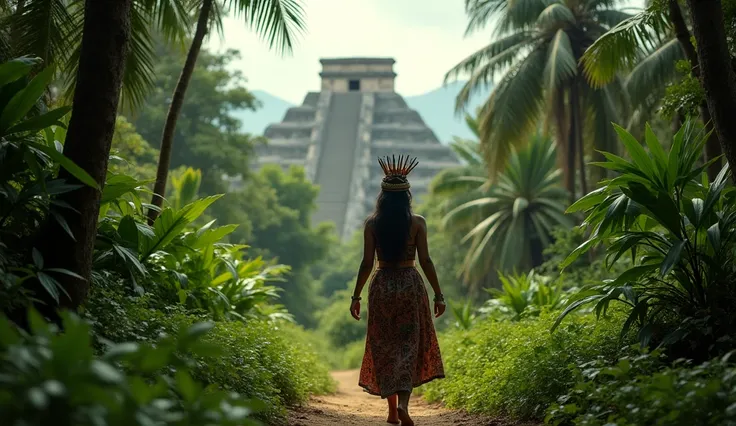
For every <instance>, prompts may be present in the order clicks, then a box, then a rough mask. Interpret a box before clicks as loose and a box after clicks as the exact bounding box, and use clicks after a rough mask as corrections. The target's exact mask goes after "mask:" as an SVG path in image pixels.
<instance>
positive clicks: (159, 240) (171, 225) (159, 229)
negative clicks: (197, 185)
mask: <svg viewBox="0 0 736 426" xmlns="http://www.w3.org/2000/svg"><path fill="white" fill-rule="evenodd" d="M220 197H221V195H214V196H210V197H206V198H202V199H199V200H196V201H194V202H193V203H191V204H187V205H186V206H184V207H183V208H182V209H181V210H178V211H174V210H172V209H170V208H169V209H164V211H162V212H161V214H160V215H159V217H158V218H157V219H156V221H155V222H154V224H153V229H154V234H155V235H154V237H153V238H148V239H146V240H144V241H143V244H142V246H143V249H142V250H141V255H142V257H141V259H147V258H148V257H149V256H150V255H151V254H153V253H154V252H155V251H157V250H160V249H162V248H164V247H166V246H167V245H168V244H169V243H170V242H171V241H173V240H174V238H176V237H177V236H178V235H179V234H181V232H182V231H184V229H185V228H186V227H187V225H189V224H190V223H192V222H193V221H195V220H196V219H197V218H198V217H199V216H201V215H202V213H204V211H205V210H206V209H207V207H209V206H210V205H211V204H212V203H214V202H215V201H217V200H218V199H219V198H220Z"/></svg>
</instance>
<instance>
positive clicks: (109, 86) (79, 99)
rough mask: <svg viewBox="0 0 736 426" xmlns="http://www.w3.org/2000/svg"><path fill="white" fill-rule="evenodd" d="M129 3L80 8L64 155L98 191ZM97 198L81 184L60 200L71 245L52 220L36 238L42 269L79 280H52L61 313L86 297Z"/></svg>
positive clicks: (104, 0)
mask: <svg viewBox="0 0 736 426" xmlns="http://www.w3.org/2000/svg"><path fill="white" fill-rule="evenodd" d="M131 4H132V0H87V1H86V3H85V12H84V14H85V19H84V27H83V34H82V47H81V51H80V56H79V70H78V72H77V84H76V89H75V91H74V104H73V109H72V115H71V120H70V122H69V128H68V131H67V134H66V142H65V144H64V155H65V156H66V157H68V158H69V159H70V160H71V161H73V162H74V163H75V164H76V165H78V166H79V167H81V168H82V169H84V170H85V171H86V172H87V173H89V175H90V176H92V178H94V180H95V181H96V182H97V184H98V185H99V186H100V188H102V187H103V186H104V185H105V176H106V174H107V162H108V158H109V155H110V146H111V143H112V136H113V133H114V132H115V118H116V116H117V110H118V103H119V100H120V90H121V88H122V81H123V70H124V69H125V60H126V57H127V53H128V41H129V40H130V31H131V30H130V11H131ZM59 177H60V178H62V179H65V180H66V181H67V182H68V183H73V184H77V183H79V182H78V181H77V180H76V178H74V177H73V176H72V175H70V174H69V173H68V172H67V171H66V170H65V169H63V168H62V169H61V171H60V172H59ZM100 196H101V192H100V191H99V190H97V189H94V188H91V187H89V186H86V185H85V186H83V187H82V188H80V189H77V190H75V191H72V192H69V193H66V194H64V195H62V196H61V197H60V200H61V201H64V202H66V203H68V204H69V205H71V206H72V207H74V208H75V209H76V210H77V211H76V212H74V211H71V210H68V209H63V210H60V211H61V212H63V213H62V214H63V215H64V217H65V219H66V221H67V223H68V224H69V228H70V229H71V231H72V234H73V235H74V237H75V240H72V239H71V238H70V237H69V235H68V234H67V233H66V232H65V231H64V229H62V228H61V227H60V226H59V225H58V224H57V222H56V221H53V220H51V221H50V222H49V223H48V224H47V228H46V229H45V232H43V233H42V234H41V235H40V238H41V243H40V246H41V247H40V248H41V252H42V253H43V255H44V261H45V263H46V265H47V266H48V267H56V268H63V269H67V270H69V271H72V272H75V273H77V274H79V275H80V276H82V277H83V278H84V280H79V279H75V278H71V277H68V276H66V275H62V274H57V276H56V278H57V280H59V282H60V283H61V284H62V285H63V286H64V288H65V289H66V291H67V292H68V293H69V296H70V297H69V298H67V297H65V296H64V295H62V296H61V300H60V301H61V303H60V304H61V306H62V307H63V308H69V309H76V308H77V307H79V305H80V304H81V303H82V302H84V300H85V299H86V297H87V292H88V290H89V279H90V274H91V271H92V253H93V250H94V244H95V238H96V236H97V216H98V214H99V212H100Z"/></svg>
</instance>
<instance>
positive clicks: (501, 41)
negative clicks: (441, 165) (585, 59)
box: [445, 0, 630, 195]
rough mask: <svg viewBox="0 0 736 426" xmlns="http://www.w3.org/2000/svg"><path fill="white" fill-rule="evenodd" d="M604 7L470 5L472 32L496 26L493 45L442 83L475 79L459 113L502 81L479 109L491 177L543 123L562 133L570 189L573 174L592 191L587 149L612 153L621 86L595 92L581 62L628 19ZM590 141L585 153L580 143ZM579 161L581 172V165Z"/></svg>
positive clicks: (533, 1)
mask: <svg viewBox="0 0 736 426" xmlns="http://www.w3.org/2000/svg"><path fill="white" fill-rule="evenodd" d="M613 4H614V3H613V2H611V1H601V0H560V1H555V2H546V1H543V0H522V1H511V0H466V11H467V13H468V15H469V17H470V21H469V23H468V28H467V33H471V32H474V31H477V30H478V29H480V28H483V27H484V26H485V25H487V23H488V22H489V21H490V20H491V19H494V18H495V19H496V21H497V24H496V30H495V37H496V39H495V41H494V42H492V43H491V44H489V45H488V46H486V47H484V48H482V49H480V50H479V51H477V52H475V53H473V54H472V55H470V56H469V57H468V58H466V59H465V60H463V61H462V62H460V63H459V64H457V65H456V66H455V67H454V68H453V69H451V70H450V71H449V72H448V73H447V75H446V76H445V80H446V81H447V80H450V79H453V78H457V77H459V76H461V75H465V74H470V78H469V80H468V82H467V83H466V84H465V86H464V87H463V89H462V91H461V92H460V94H459V95H458V97H457V104H456V107H457V109H458V110H462V109H463V108H464V107H465V106H466V104H467V103H468V99H469V97H470V96H471V95H472V94H473V93H475V92H477V91H479V90H482V89H483V88H485V87H486V86H487V85H488V84H489V83H490V82H491V81H493V79H494V77H495V76H496V74H498V73H502V75H501V78H500V81H499V82H498V83H497V84H496V85H495V87H494V89H493V92H492V93H491V96H490V97H489V98H488V100H487V101H486V103H485V104H484V105H483V106H482V109H481V115H480V130H481V134H484V135H485V136H484V138H483V139H481V145H482V147H483V153H484V155H485V156H486V158H487V159H488V165H489V168H490V172H491V176H495V175H496V174H497V173H498V172H499V171H501V170H502V169H503V166H504V164H505V162H506V160H507V158H508V156H509V155H510V152H511V148H512V147H513V146H519V145H522V144H524V143H525V142H526V141H527V139H528V138H527V137H528V135H530V134H531V133H533V132H534V131H536V130H537V126H538V123H539V119H540V117H541V116H542V115H544V116H545V117H546V120H545V121H546V127H550V126H552V125H554V127H555V128H556V130H557V154H558V162H559V164H560V167H561V168H562V170H563V174H564V182H565V186H566V188H567V189H568V191H569V192H570V194H571V195H574V193H575V172H576V170H577V169H579V170H580V179H581V187H582V190H583V192H587V183H586V180H585V171H584V169H583V167H582V166H583V154H584V148H587V149H588V150H589V151H590V148H597V149H605V150H609V149H614V148H615V144H616V136H615V132H614V131H613V129H612V127H611V125H610V123H611V122H613V121H619V119H618V116H617V105H620V104H623V103H625V101H626V99H625V96H623V91H622V90H620V85H619V86H618V87H617V86H615V85H608V86H605V87H602V88H595V87H592V86H591V85H589V84H588V82H587V81H586V80H585V79H584V78H583V76H582V69H581V67H580V66H579V61H580V58H581V56H582V55H583V52H585V50H586V49H587V48H588V46H590V45H591V44H592V43H593V42H594V41H595V40H596V39H597V38H598V37H599V36H601V35H603V34H604V33H605V32H606V31H607V30H608V29H610V28H611V27H613V26H615V25H616V24H618V23H619V22H621V21H622V20H624V19H626V18H628V17H629V16H630V15H629V14H627V13H625V12H622V11H619V10H616V9H614V8H613ZM584 135H585V136H586V137H587V140H588V141H589V143H588V146H587V147H584V146H583V136H584ZM576 162H577V163H578V165H579V166H576Z"/></svg>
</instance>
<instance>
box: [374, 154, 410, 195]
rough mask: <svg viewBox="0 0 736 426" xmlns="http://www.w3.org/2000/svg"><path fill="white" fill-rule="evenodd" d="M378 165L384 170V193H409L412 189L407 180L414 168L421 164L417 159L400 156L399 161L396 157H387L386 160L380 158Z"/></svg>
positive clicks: (382, 183)
mask: <svg viewBox="0 0 736 426" xmlns="http://www.w3.org/2000/svg"><path fill="white" fill-rule="evenodd" d="M378 164H380V165H381V169H383V174H384V175H385V176H384V177H383V180H382V181H381V189H382V190H384V191H408V190H409V188H411V185H409V180H408V179H407V178H406V177H407V176H408V175H409V173H411V171H412V170H414V167H416V166H417V164H419V162H418V161H417V158H416V157H414V158H409V156H408V155H406V156H404V155H399V161H396V156H394V155H392V156H390V157H389V156H388V155H387V156H386V158H385V159H383V158H379V159H378Z"/></svg>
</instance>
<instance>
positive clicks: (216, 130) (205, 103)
mask: <svg viewBox="0 0 736 426" xmlns="http://www.w3.org/2000/svg"><path fill="white" fill-rule="evenodd" d="M156 57H157V58H158V61H157V63H156V66H155V70H154V72H155V78H154V84H155V86H156V90H154V91H152V92H151V93H149V95H148V97H147V99H146V102H145V104H144V105H143V106H142V108H141V110H140V113H139V114H135V115H131V116H129V119H130V121H131V123H132V124H133V125H134V126H135V128H136V131H137V132H138V133H139V134H140V135H141V136H142V137H143V139H144V140H146V141H148V142H150V143H151V145H152V146H153V148H157V149H158V148H159V146H158V143H160V141H161V140H160V137H161V128H162V127H163V125H164V123H165V122H166V117H167V113H168V105H167V102H168V100H169V99H170V98H171V92H172V91H173V90H174V88H175V87H176V83H177V81H176V78H171V77H172V76H175V75H176V74H177V73H179V72H180V71H181V63H182V62H184V60H185V58H186V52H182V50H181V49H179V48H175V47H173V46H170V45H168V44H167V43H165V42H163V40H159V42H157V43H156ZM238 59H240V54H239V53H238V52H237V51H235V50H227V51H225V52H222V53H217V54H214V53H211V52H208V51H207V50H206V49H202V51H200V53H199V57H198V59H197V64H196V66H195V70H194V73H193V75H192V80H191V81H190V82H189V87H188V88H187V93H188V96H187V100H186V102H185V103H184V105H183V106H182V110H181V115H180V117H179V120H177V125H176V131H175V133H174V142H173V143H174V145H175V146H176V149H175V150H174V151H173V152H172V153H171V160H170V167H169V168H170V169H172V170H173V169H176V168H178V167H181V166H187V167H194V168H195V169H201V170H202V180H203V181H202V191H203V192H204V193H206V194H210V195H212V194H218V193H222V192H223V191H224V190H225V189H223V184H224V183H225V182H223V180H222V175H223V174H227V175H229V176H237V175H239V174H241V175H245V174H247V169H248V164H249V163H250V160H251V157H250V155H251V152H252V147H253V146H254V145H255V144H257V143H261V141H262V138H258V137H253V136H252V135H248V134H245V133H242V122H241V120H239V119H238V118H237V116H236V111H243V110H254V109H255V108H256V107H257V105H258V101H257V99H256V98H255V96H253V94H252V93H251V92H250V91H248V89H247V88H246V86H245V78H244V77H243V75H242V73H241V72H240V71H237V70H235V69H234V67H233V63H234V62H236V61H238ZM158 157H159V153H158V152H156V160H158ZM156 162H157V161H156ZM156 162H154V163H153V171H154V173H153V175H152V176H151V177H155V172H156V168H157V165H156ZM218 204H222V203H219V202H218V203H216V204H215V206H214V207H215V208H217V205H218Z"/></svg>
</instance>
